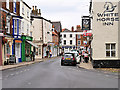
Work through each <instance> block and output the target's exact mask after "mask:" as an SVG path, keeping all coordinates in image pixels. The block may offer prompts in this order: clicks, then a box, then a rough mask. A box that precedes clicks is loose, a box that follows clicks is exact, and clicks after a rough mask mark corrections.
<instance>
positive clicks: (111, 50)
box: [106, 43, 116, 57]
mask: <svg viewBox="0 0 120 90" xmlns="http://www.w3.org/2000/svg"><path fill="white" fill-rule="evenodd" d="M115 47H116V44H115V43H112V44H110V43H107V44H106V57H115V56H116V48H115Z"/></svg>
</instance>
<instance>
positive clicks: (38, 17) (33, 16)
mask: <svg viewBox="0 0 120 90" xmlns="http://www.w3.org/2000/svg"><path fill="white" fill-rule="evenodd" d="M31 18H37V19H43V20H45V21H48V22H50V23H52V22H51V21H50V20H47V19H45V18H43V17H41V16H35V15H32V16H31Z"/></svg>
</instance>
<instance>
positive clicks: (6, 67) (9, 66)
mask: <svg viewBox="0 0 120 90" xmlns="http://www.w3.org/2000/svg"><path fill="white" fill-rule="evenodd" d="M53 58H57V57H52V58H42V59H39V60H35V61H30V62H21V63H17V64H10V65H5V66H1V68H0V71H3V70H7V69H11V68H16V67H21V66H26V65H30V64H34V63H38V62H44V61H46V60H48V59H53Z"/></svg>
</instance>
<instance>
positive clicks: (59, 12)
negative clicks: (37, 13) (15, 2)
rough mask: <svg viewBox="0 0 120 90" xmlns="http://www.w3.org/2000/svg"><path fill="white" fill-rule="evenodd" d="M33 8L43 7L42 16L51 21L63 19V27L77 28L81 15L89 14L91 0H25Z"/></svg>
mask: <svg viewBox="0 0 120 90" xmlns="http://www.w3.org/2000/svg"><path fill="white" fill-rule="evenodd" d="M24 1H25V2H26V3H27V4H28V5H29V6H30V7H31V8H32V6H37V9H41V16H42V17H44V18H46V19H48V20H51V21H61V24H62V28H67V29H69V30H70V29H71V27H72V26H74V28H75V29H76V25H81V16H83V15H89V2H90V0H24Z"/></svg>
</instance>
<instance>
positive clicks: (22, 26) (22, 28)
mask: <svg viewBox="0 0 120 90" xmlns="http://www.w3.org/2000/svg"><path fill="white" fill-rule="evenodd" d="M22 33H24V22H22Z"/></svg>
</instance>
